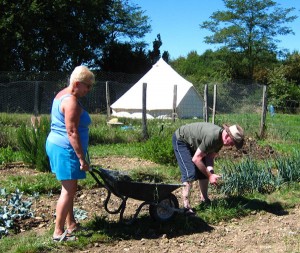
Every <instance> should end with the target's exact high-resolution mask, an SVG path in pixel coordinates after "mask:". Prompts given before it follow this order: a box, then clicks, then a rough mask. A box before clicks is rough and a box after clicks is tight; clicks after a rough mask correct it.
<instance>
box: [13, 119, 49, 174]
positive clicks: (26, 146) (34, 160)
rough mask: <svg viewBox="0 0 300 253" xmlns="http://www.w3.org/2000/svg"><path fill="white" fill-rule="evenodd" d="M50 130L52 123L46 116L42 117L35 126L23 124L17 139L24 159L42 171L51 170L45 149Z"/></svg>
mask: <svg viewBox="0 0 300 253" xmlns="http://www.w3.org/2000/svg"><path fill="white" fill-rule="evenodd" d="M35 123H37V122H35ZM49 132H50V123H49V120H48V119H47V118H44V117H41V118H40V122H39V123H38V124H35V127H33V126H32V127H27V126H26V125H25V124H22V125H21V126H20V128H19V129H18V131H17V141H18V145H19V148H20V151H21V156H22V158H23V161H24V162H25V163H29V164H30V165H32V166H33V167H34V168H35V169H37V170H38V171H42V172H47V171H50V163H49V159H48V157H47V154H46V149H45V144H46V139H47V136H48V133H49Z"/></svg>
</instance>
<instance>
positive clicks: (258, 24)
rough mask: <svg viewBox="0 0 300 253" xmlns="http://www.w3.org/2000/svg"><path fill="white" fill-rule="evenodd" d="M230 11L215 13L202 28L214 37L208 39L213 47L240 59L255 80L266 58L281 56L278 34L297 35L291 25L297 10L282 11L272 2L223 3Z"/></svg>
mask: <svg viewBox="0 0 300 253" xmlns="http://www.w3.org/2000/svg"><path fill="white" fill-rule="evenodd" d="M223 2H224V4H225V7H226V10H225V11H216V12H214V13H213V14H212V15H211V16H210V19H209V20H208V21H204V22H203V23H202V24H200V28H202V29H208V30H209V31H210V32H212V33H213V34H212V35H210V36H206V37H205V40H204V41H205V42H206V43H209V44H221V45H222V46H223V47H226V48H228V49H229V50H230V51H231V52H234V53H235V56H238V61H237V62H238V64H239V66H241V64H243V65H244V66H245V67H246V75H247V77H248V78H251V79H252V78H253V74H254V69H255V67H256V66H257V65H258V64H263V63H264V62H265V57H266V56H269V55H272V54H276V53H277V43H278V42H279V40H278V35H287V34H293V31H292V30H291V28H289V27H288V26H286V24H287V23H289V22H292V21H294V20H295V19H296V18H297V16H295V15H291V12H292V11H293V10H294V9H295V8H281V7H279V5H278V4H276V2H274V1H272V0H223Z"/></svg>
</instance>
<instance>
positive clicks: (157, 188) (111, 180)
mask: <svg viewBox="0 0 300 253" xmlns="http://www.w3.org/2000/svg"><path fill="white" fill-rule="evenodd" d="M97 170H98V173H99V175H100V176H101V178H102V180H103V181H104V184H105V187H107V188H108V189H109V190H110V191H111V192H112V193H113V194H115V195H116V196H124V197H129V198H133V199H136V200H141V201H148V202H158V201H160V200H163V199H165V198H168V197H169V195H170V194H171V192H172V191H174V190H176V189H178V188H180V187H181V186H182V185H181V184H164V183H144V182H136V181H133V180H132V179H131V178H130V177H129V176H128V175H127V174H126V173H122V172H119V171H115V170H107V169H102V168H99V169H97Z"/></svg>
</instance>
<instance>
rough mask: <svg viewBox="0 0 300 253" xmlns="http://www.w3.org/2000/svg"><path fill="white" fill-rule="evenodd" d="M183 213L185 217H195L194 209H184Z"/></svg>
mask: <svg viewBox="0 0 300 253" xmlns="http://www.w3.org/2000/svg"><path fill="white" fill-rule="evenodd" d="M183 213H184V214H185V215H187V216H195V215H196V210H195V209H194V208H184V211H183Z"/></svg>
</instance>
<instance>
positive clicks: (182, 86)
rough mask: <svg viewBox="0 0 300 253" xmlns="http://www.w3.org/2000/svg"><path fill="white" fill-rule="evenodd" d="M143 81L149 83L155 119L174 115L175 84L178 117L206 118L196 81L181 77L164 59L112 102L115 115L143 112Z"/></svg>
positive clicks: (148, 100)
mask: <svg viewBox="0 0 300 253" xmlns="http://www.w3.org/2000/svg"><path fill="white" fill-rule="evenodd" d="M143 83H147V90H146V94H147V95H146V112H147V114H149V115H151V116H153V117H154V118H164V117H166V118H169V117H172V113H173V101H174V86H175V85H176V86H177V97H176V113H177V117H178V118H194V117H197V118H202V117H203V100H202V98H201V97H200V95H199V94H198V93H197V91H196V89H195V87H194V86H193V84H192V83H190V82H188V81H187V80H185V79H184V78H183V77H181V76H180V75H179V74H178V73H177V72H176V71H175V70H174V69H172V67H171V66H170V65H168V64H167V63H166V62H165V61H164V60H163V59H162V58H161V59H160V60H159V61H158V62H157V63H156V64H154V65H153V66H152V68H151V69H150V70H149V71H148V72H147V73H146V74H145V75H144V76H143V77H142V78H141V79H140V80H139V81H138V82H137V83H136V84H135V85H134V86H132V87H131V88H130V89H129V90H128V91H127V92H126V93H125V94H123V96H121V97H120V98H119V99H118V100H117V101H116V102H114V103H113V104H112V105H111V108H112V115H113V116H116V117H122V115H125V114H127V115H128V113H130V114H133V113H141V112H142V100H143V99H142V98H143V94H142V93H143Z"/></svg>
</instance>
